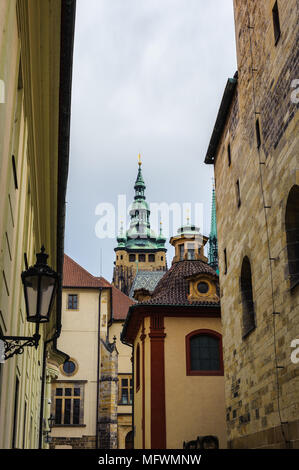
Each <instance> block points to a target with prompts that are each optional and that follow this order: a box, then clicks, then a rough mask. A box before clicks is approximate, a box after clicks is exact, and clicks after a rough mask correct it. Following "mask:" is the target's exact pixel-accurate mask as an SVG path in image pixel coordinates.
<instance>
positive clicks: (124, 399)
mask: <svg viewBox="0 0 299 470" xmlns="http://www.w3.org/2000/svg"><path fill="white" fill-rule="evenodd" d="M119 385H120V386H119V396H118V401H119V405H132V401H133V380H132V376H131V375H121V376H119Z"/></svg>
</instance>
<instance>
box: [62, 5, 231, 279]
mask: <svg viewBox="0 0 299 470" xmlns="http://www.w3.org/2000/svg"><path fill="white" fill-rule="evenodd" d="M232 3H233V2H232V0H209V1H208V2H207V1H205V0H77V18H76V33H75V50H74V69H73V95H72V123H71V152H70V170H69V179H68V192H67V221H66V234H65V252H66V253H67V254H68V255H69V256H71V257H72V258H73V259H74V260H76V261H77V262H78V263H79V264H81V265H82V266H83V267H84V268H86V269H87V270H88V271H90V272H91V273H92V274H94V275H99V274H100V273H101V274H102V275H103V276H104V277H106V278H107V280H109V281H111V280H112V272H113V261H114V258H115V253H114V250H113V248H114V247H115V245H116V240H115V239H113V238H105V239H99V238H98V237H97V235H96V230H95V228H96V224H97V223H98V221H99V219H100V216H99V215H97V214H96V207H97V206H98V204H101V203H109V204H112V205H113V206H115V207H116V208H117V201H118V195H126V197H127V204H128V205H129V204H130V203H131V201H132V199H133V196H134V188H133V187H134V182H135V179H136V175H137V169H138V165H137V155H138V153H139V152H140V153H141V156H142V162H143V166H142V168H143V176H144V179H145V183H146V185H147V189H146V196H147V201H148V202H156V203H162V202H166V203H168V204H171V203H174V202H175V203H179V204H183V203H191V204H192V205H194V204H195V203H202V204H203V214H204V217H203V227H201V229H202V231H203V233H204V234H205V235H208V234H209V229H210V211H211V190H212V176H213V168H212V167H211V166H207V165H205V164H204V163H203V160H204V157H205V153H206V150H207V147H208V143H209V140H210V137H211V133H212V130H213V126H214V123H215V119H216V115H217V112H218V108H219V104H220V101H221V97H222V94H223V91H224V87H225V84H226V81H227V78H228V77H232V76H233V75H234V73H235V71H236V52H235V33H234V23H233V6H232ZM192 207H193V206H192ZM117 217H118V214H117V210H116V223H117ZM191 218H192V222H193V218H194V213H193V212H192V209H191ZM127 222H129V218H127ZM171 227H172V226H170V232H172V231H173V230H172V228H171ZM116 228H117V226H116ZM176 229H177V227H176ZM170 235H171V233H170ZM167 248H169V253H168V260H169V263H170V262H171V259H172V256H173V252H172V247H170V246H169V244H167ZM101 254H102V256H101ZM101 259H102V261H101Z"/></svg>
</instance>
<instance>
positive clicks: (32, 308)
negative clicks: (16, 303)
mask: <svg viewBox="0 0 299 470" xmlns="http://www.w3.org/2000/svg"><path fill="white" fill-rule="evenodd" d="M25 288H26V291H27V299H28V310H29V311H28V312H27V315H28V316H29V317H34V316H35V315H36V304H37V293H38V276H28V277H26V279H25Z"/></svg>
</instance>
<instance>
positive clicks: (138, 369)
mask: <svg viewBox="0 0 299 470" xmlns="http://www.w3.org/2000/svg"><path fill="white" fill-rule="evenodd" d="M139 388H140V346H139V344H137V349H136V392H137V391H138V390H139Z"/></svg>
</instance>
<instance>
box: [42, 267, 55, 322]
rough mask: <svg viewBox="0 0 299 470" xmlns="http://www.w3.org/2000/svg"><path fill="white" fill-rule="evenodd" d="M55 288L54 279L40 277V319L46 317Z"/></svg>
mask: <svg viewBox="0 0 299 470" xmlns="http://www.w3.org/2000/svg"><path fill="white" fill-rule="evenodd" d="M54 287H55V279H53V278H52V277H49V276H42V279H41V308H40V315H41V316H42V317H47V315H48V311H49V306H50V302H51V299H52V295H53V290H54Z"/></svg>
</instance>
